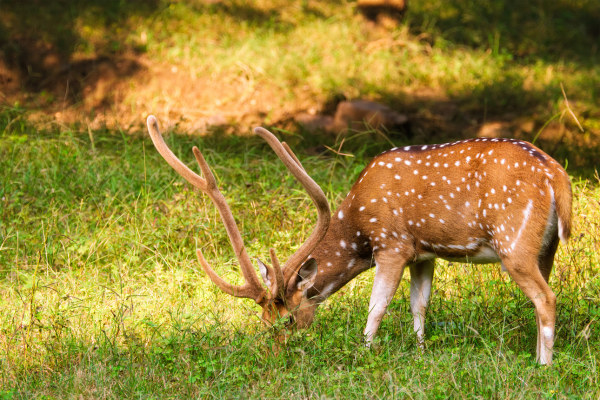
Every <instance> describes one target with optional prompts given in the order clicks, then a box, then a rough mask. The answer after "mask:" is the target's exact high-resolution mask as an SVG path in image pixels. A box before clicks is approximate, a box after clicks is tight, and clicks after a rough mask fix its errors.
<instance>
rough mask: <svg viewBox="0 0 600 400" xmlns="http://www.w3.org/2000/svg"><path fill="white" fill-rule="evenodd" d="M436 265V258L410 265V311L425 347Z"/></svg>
mask: <svg viewBox="0 0 600 400" xmlns="http://www.w3.org/2000/svg"><path fill="white" fill-rule="evenodd" d="M434 266H435V260H426V261H423V262H420V263H418V264H412V265H410V266H409V268H410V311H411V312H412V315H413V319H414V329H415V333H416V334H417V340H418V341H419V346H420V347H423V342H424V340H425V313H426V311H427V304H428V303H429V296H430V295H431V284H432V282H433V269H434Z"/></svg>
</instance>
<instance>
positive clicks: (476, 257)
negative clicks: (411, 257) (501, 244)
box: [417, 245, 501, 264]
mask: <svg viewBox="0 0 600 400" xmlns="http://www.w3.org/2000/svg"><path fill="white" fill-rule="evenodd" d="M457 247H458V246H455V248H454V249H452V250H453V251H452V254H451V255H449V254H448V253H447V252H444V251H440V252H437V251H436V252H431V251H426V252H423V253H421V254H419V255H418V257H417V262H421V261H425V260H431V259H433V258H441V259H443V260H446V261H452V262H461V263H472V264H493V263H499V262H501V260H500V256H498V253H496V251H495V250H494V249H492V248H491V247H489V246H487V245H482V246H481V247H479V248H478V249H477V250H476V251H467V249H466V248H465V252H464V253H463V254H460V253H461V251H460V249H458V248H457ZM444 253H446V254H444Z"/></svg>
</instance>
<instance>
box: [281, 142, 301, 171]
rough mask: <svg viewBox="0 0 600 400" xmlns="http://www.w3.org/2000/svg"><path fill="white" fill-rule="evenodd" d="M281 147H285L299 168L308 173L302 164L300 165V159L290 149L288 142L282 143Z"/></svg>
mask: <svg viewBox="0 0 600 400" xmlns="http://www.w3.org/2000/svg"><path fill="white" fill-rule="evenodd" d="M281 145H282V146H283V148H284V149H285V151H287V152H288V154H289V155H290V157H292V158H293V159H294V161H296V164H298V166H299V167H300V168H302V171H304V172H306V170H305V169H304V167H303V166H302V163H300V160H298V157H296V155H295V154H294V152H293V151H292V149H291V148H290V146H288V144H287V143H286V142H281Z"/></svg>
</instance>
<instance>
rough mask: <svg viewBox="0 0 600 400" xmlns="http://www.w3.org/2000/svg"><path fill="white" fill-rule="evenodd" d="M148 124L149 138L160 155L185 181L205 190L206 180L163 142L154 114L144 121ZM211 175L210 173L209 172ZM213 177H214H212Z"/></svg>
mask: <svg viewBox="0 0 600 400" xmlns="http://www.w3.org/2000/svg"><path fill="white" fill-rule="evenodd" d="M146 123H147V125H148V132H149V133H150V138H152V142H153V143H154V147H156V150H158V152H159V153H160V155H161V156H163V158H164V159H165V161H166V162H167V163H169V165H170V166H171V167H173V169H174V170H175V171H177V173H178V174H179V175H181V176H183V177H184V178H185V180H186V181H188V182H189V183H191V184H192V185H194V186H196V187H197V188H198V189H200V190H202V191H205V190H206V188H207V186H206V181H205V180H204V179H202V178H201V177H200V176H198V174H196V173H195V172H194V171H192V170H191V169H189V168H188V167H187V166H186V165H185V164H184V163H182V162H181V160H180V159H179V158H177V156H176V155H175V154H173V152H172V151H171V149H169V147H168V146H167V144H166V143H165V141H164V139H163V137H162V135H161V134H160V130H159V129H158V122H157V121H156V117H155V116H154V115H149V116H148V119H147V121H146ZM211 176H212V174H211ZM213 179H214V178H213Z"/></svg>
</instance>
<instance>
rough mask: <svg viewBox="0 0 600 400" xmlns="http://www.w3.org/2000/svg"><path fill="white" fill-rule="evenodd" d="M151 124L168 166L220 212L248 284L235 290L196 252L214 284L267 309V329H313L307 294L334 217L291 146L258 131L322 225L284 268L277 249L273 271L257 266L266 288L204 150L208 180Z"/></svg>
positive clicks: (270, 267)
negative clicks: (283, 322) (281, 323)
mask: <svg viewBox="0 0 600 400" xmlns="http://www.w3.org/2000/svg"><path fill="white" fill-rule="evenodd" d="M147 124H148V131H149V132H150V137H151V138H152V141H153V143H154V146H155V147H156V149H157V150H158V152H159V153H160V154H161V155H162V156H163V158H164V159H165V161H167V163H169V165H170V166H171V167H173V169H175V171H177V172H178V173H179V174H180V175H181V176H182V177H183V178H185V179H186V180H187V181H188V182H189V183H191V184H192V185H193V186H195V187H197V188H198V189H200V190H201V191H202V192H204V193H205V194H206V195H208V197H210V199H211V200H212V202H213V203H214V205H215V207H216V208H217V210H218V211H219V213H220V215H221V219H222V220H223V223H224V224H225V229H226V230H227V234H228V236H229V240H230V241H231V245H232V247H233V250H234V252H235V254H236V257H237V259H238V261H239V263H240V269H241V271H242V274H243V276H244V279H245V283H244V284H243V285H241V286H235V285H232V284H230V283H229V282H226V281H225V280H224V279H223V278H221V277H220V276H219V275H217V273H216V272H215V271H214V270H213V269H212V268H211V266H210V265H209V264H208V262H207V261H206V259H205V258H204V256H203V255H202V251H200V250H199V249H198V250H196V254H197V255H198V260H199V261H200V265H201V266H202V269H204V271H205V272H206V274H207V275H208V276H209V277H210V279H211V280H212V281H213V282H214V283H215V284H216V285H217V286H218V287H219V288H221V290H223V291H224V292H225V293H227V294H230V295H232V296H235V297H244V298H248V299H252V300H254V301H255V302H256V303H257V304H258V305H260V306H261V307H262V309H263V312H262V320H263V321H264V322H265V323H267V324H274V323H275V322H276V321H277V320H279V319H280V318H286V319H287V321H288V323H296V324H297V326H299V327H305V326H307V325H309V324H310V323H311V322H312V319H313V315H314V309H315V304H314V300H311V299H309V298H308V296H307V292H308V289H309V288H310V287H311V286H312V285H313V284H314V282H315V278H316V276H317V262H316V261H315V260H314V259H313V258H310V257H309V256H310V253H311V252H312V251H313V250H314V248H315V247H316V246H317V245H318V244H319V242H320V241H321V239H323V237H324V236H325V234H326V233H327V228H328V227H329V222H330V219H331V212H330V210H329V204H328V203H327V199H326V198H325V195H324V194H323V191H322V190H321V188H320V187H319V185H317V184H316V183H315V182H314V181H313V180H312V179H311V178H310V176H308V174H307V173H306V171H305V170H304V168H303V167H302V164H300V161H298V158H296V156H295V155H294V153H293V152H292V150H291V149H290V148H289V146H287V144H286V143H285V142H284V143H281V142H279V140H277V138H276V137H275V136H274V135H273V134H272V133H270V132H269V131H267V130H266V129H263V128H256V129H254V132H255V133H256V134H258V135H260V136H261V137H262V138H263V139H264V140H265V141H266V142H267V143H268V144H269V145H270V146H271V148H272V149H273V150H274V151H275V153H276V154H277V156H278V157H279V158H280V159H281V161H282V162H283V163H284V165H285V166H286V167H287V168H288V170H289V171H290V172H291V173H292V175H294V177H295V178H296V179H297V180H298V181H299V182H300V183H301V184H302V186H303V187H304V188H305V189H306V191H307V192H308V194H309V196H310V197H311V199H312V201H313V202H314V204H315V206H316V207H317V214H318V220H317V224H316V227H315V229H314V230H313V232H312V234H311V235H310V237H309V238H308V239H307V240H306V242H304V243H303V244H302V246H300V248H299V249H298V250H297V251H296V252H295V253H294V254H292V255H291V256H290V258H289V259H288V260H287V262H286V263H285V264H284V265H283V267H282V266H281V265H280V263H279V260H278V258H277V255H276V253H275V250H274V249H270V258H271V265H268V264H266V263H263V262H262V261H260V260H257V262H258V266H259V270H260V274H261V277H262V281H263V282H264V286H263V285H262V284H261V282H260V280H259V278H258V276H257V274H256V271H255V270H254V267H253V265H252V261H251V260H250V257H249V256H248V253H247V252H246V249H245V247H244V243H243V241H242V237H241V235H240V232H239V230H238V227H237V225H236V223H235V220H234V218H233V215H232V214H231V210H230V209H229V206H228V205H227V202H226V201H225V198H224V197H223V195H222V194H221V192H220V191H219V189H218V187H217V182H216V180H215V178H214V176H213V174H212V172H211V171H210V168H209V166H208V164H207V163H206V160H205V159H204V157H203V156H202V153H201V152H200V150H198V148H197V147H194V148H193V152H194V155H195V157H196V161H197V162H198V164H199V166H200V170H201V171H202V174H203V175H204V178H202V177H201V176H199V175H198V174H196V173H194V172H193V171H192V170H190V169H189V168H188V167H187V166H186V165H185V164H184V163H182V162H181V161H180V160H179V159H178V158H177V157H176V156H175V155H174V154H173V152H172V151H171V150H170V149H169V148H168V147H167V145H166V143H165V142H164V140H163V138H162V136H161V134H160V131H159V129H158V123H157V121H156V118H155V117H154V116H152V115H150V116H149V117H148V120H147Z"/></svg>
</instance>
